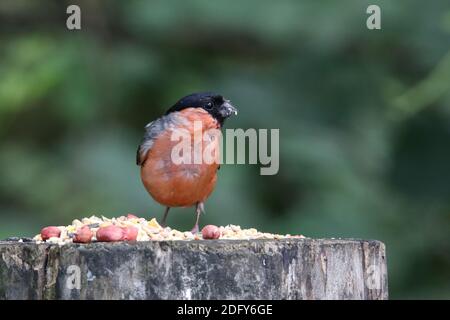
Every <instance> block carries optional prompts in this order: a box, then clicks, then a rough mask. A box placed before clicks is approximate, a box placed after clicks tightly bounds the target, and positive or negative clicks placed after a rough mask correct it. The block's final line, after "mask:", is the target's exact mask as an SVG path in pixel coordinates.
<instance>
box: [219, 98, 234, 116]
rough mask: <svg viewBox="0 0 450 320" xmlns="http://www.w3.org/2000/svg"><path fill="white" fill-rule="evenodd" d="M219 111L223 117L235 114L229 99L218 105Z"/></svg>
mask: <svg viewBox="0 0 450 320" xmlns="http://www.w3.org/2000/svg"><path fill="white" fill-rule="evenodd" d="M219 113H220V115H221V116H222V117H223V118H224V119H225V118H228V117H229V116H231V115H237V109H236V108H235V107H234V106H233V105H232V104H231V103H230V100H225V102H224V103H223V104H222V105H221V106H220V109H219Z"/></svg>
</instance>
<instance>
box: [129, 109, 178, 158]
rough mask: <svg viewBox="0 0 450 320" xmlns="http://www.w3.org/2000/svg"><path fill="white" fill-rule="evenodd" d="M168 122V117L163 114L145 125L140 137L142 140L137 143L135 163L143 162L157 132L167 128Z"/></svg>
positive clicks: (157, 134)
mask: <svg viewBox="0 0 450 320" xmlns="http://www.w3.org/2000/svg"><path fill="white" fill-rule="evenodd" d="M169 122H170V120H169V119H168V117H167V116H163V117H161V118H159V119H156V120H155V121H152V122H150V123H149V124H147V125H146V126H145V134H144V138H143V139H142V142H141V144H140V145H139V147H138V150H137V153H136V164H137V165H138V166H140V165H142V164H143V163H144V161H145V158H146V155H147V152H148V151H149V150H150V149H151V148H152V146H153V142H154V141H155V139H156V138H157V137H158V136H159V134H160V133H161V132H163V131H164V130H165V129H166V128H167V126H168V124H169Z"/></svg>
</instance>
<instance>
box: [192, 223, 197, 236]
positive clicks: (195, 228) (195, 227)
mask: <svg viewBox="0 0 450 320" xmlns="http://www.w3.org/2000/svg"><path fill="white" fill-rule="evenodd" d="M191 233H192V234H197V233H198V224H196V225H195V226H194V227H193V228H192V230H191Z"/></svg>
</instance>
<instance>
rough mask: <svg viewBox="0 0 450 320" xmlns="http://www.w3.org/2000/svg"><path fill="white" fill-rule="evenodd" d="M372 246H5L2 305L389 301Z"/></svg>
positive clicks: (0, 260) (290, 242)
mask: <svg viewBox="0 0 450 320" xmlns="http://www.w3.org/2000/svg"><path fill="white" fill-rule="evenodd" d="M387 298H388V287H387V269H386V255H385V246H384V244H383V243H381V242H379V241H375V240H352V239H349V240H345V239H344V240H341V239H307V238H306V239H285V240H249V241H245V240H199V241H165V242H157V241H152V242H136V243H131V242H130V243H127V242H118V243H92V244H88V245H81V244H69V245H64V246H58V245H51V244H35V243H19V242H0V299H387Z"/></svg>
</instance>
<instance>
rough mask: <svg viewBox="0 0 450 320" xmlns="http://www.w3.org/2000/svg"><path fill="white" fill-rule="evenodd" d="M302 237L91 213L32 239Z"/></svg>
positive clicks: (237, 238)
mask: <svg viewBox="0 0 450 320" xmlns="http://www.w3.org/2000/svg"><path fill="white" fill-rule="evenodd" d="M286 238H303V236H300V235H298V236H291V235H289V234H287V235H278V234H271V233H263V232H259V231H258V230H256V229H254V228H250V229H241V227H239V226H235V225H228V226H225V227H218V226H214V225H207V226H205V227H204V228H203V229H202V230H201V232H199V233H196V234H192V233H191V232H190V231H186V232H182V231H178V230H175V229H171V228H169V227H165V228H164V227H162V226H161V225H160V224H159V223H158V222H157V221H156V219H155V218H153V219H151V220H146V219H144V218H139V217H136V216H135V215H133V214H128V215H127V216H120V217H118V218H106V217H103V216H102V217H101V218H99V217H96V216H91V217H90V218H83V219H82V220H78V219H75V220H73V221H72V224H70V225H68V226H49V227H45V228H43V229H42V230H41V233H40V234H38V235H36V236H35V237H34V238H33V240H34V241H36V242H37V243H42V242H48V243H55V244H60V245H63V244H67V243H90V242H116V241H152V240H155V241H168V240H202V239H230V240H251V239H286Z"/></svg>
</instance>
